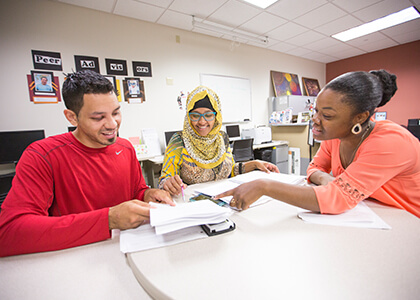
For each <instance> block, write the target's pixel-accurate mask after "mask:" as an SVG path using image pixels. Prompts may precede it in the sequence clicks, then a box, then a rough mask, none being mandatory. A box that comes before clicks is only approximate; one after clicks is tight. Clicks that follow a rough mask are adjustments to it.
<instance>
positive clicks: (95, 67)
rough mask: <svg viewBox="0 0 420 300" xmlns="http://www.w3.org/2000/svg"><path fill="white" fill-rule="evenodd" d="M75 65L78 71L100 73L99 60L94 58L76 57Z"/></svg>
mask: <svg viewBox="0 0 420 300" xmlns="http://www.w3.org/2000/svg"><path fill="white" fill-rule="evenodd" d="M74 64H75V65H76V71H77V72H79V71H82V70H91V71H95V72H96V73H100V72H99V59H98V58H97V57H93V56H81V55H75V56H74Z"/></svg>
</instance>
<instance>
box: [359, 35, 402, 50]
mask: <svg viewBox="0 0 420 300" xmlns="http://www.w3.org/2000/svg"><path fill="white" fill-rule="evenodd" d="M393 46H398V43H397V42H395V41H393V40H392V39H390V38H384V39H382V40H379V41H375V42H372V43H366V44H363V45H361V46H359V48H360V49H362V50H365V51H367V52H372V51H377V50H381V49H385V48H389V47H393Z"/></svg>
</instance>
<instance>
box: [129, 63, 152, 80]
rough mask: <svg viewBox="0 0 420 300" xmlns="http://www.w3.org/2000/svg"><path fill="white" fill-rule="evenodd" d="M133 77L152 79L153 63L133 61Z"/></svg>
mask: <svg viewBox="0 0 420 300" xmlns="http://www.w3.org/2000/svg"><path fill="white" fill-rule="evenodd" d="M133 76H140V77H152V63H150V62H146V61H133Z"/></svg>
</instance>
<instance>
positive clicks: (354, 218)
mask: <svg viewBox="0 0 420 300" xmlns="http://www.w3.org/2000/svg"><path fill="white" fill-rule="evenodd" d="M298 217H299V218H301V219H302V220H304V221H305V222H308V223H315V224H324V225H334V226H350V227H362V228H377V229H391V226H389V225H388V224H387V223H385V221H384V220H382V219H381V218H380V217H379V216H378V215H377V214H375V213H374V212H373V211H372V210H371V209H370V208H369V207H368V206H367V205H366V203H364V202H359V204H358V205H357V206H356V207H354V208H353V209H351V210H349V211H346V212H344V213H342V214H339V215H325V214H319V213H314V212H311V211H308V210H304V209H301V208H298Z"/></svg>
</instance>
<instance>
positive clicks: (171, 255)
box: [127, 183, 420, 300]
mask: <svg viewBox="0 0 420 300" xmlns="http://www.w3.org/2000/svg"><path fill="white" fill-rule="evenodd" d="M207 184H208V183H207ZM193 190H194V186H189V187H188V188H187V189H186V191H185V193H186V195H187V197H189V196H190V195H191V192H192V191H193ZM177 201H182V200H181V199H179V200H177ZM367 203H368V205H369V207H370V208H371V209H373V211H375V213H377V214H378V215H379V216H380V217H381V218H383V220H384V221H385V222H387V223H388V224H389V225H390V226H391V227H392V229H391V230H378V229H364V228H363V229H362V228H351V227H336V226H328V225H315V224H309V223H305V222H304V221H302V220H300V219H299V218H298V217H297V209H296V207H293V206H290V205H287V204H284V203H281V202H279V201H270V202H268V203H266V204H262V205H259V206H256V207H253V208H250V209H249V210H246V211H243V212H240V213H235V214H234V215H232V217H231V219H232V220H233V221H234V222H235V223H236V230H234V231H232V232H229V233H226V234H222V235H219V236H213V237H209V238H207V239H200V240H195V241H191V242H187V243H183V244H178V245H173V246H169V247H164V248H158V249H152V250H148V251H142V252H137V253H130V254H127V259H128V262H129V264H130V266H131V267H132V269H133V272H134V274H135V276H136V277H137V279H138V281H139V282H140V283H141V284H142V286H143V287H144V289H145V290H146V291H147V292H148V293H149V294H150V295H151V296H152V297H153V298H156V299H323V300H324V299H358V300H359V299H382V300H387V299H390V300H394V299H405V300H410V299H413V300H414V299H418V296H419V295H420V285H419V282H420V260H419V259H418V255H419V253H420V238H419V237H420V219H419V218H417V217H415V216H413V215H411V214H410V213H408V212H406V211H404V210H400V209H396V208H391V207H386V206H383V205H380V204H378V203H376V202H371V201H367ZM157 261H159V263H156V262H157Z"/></svg>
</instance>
